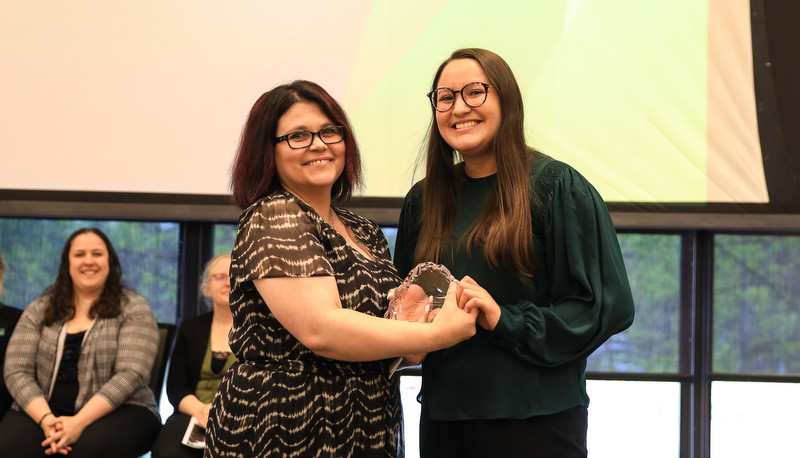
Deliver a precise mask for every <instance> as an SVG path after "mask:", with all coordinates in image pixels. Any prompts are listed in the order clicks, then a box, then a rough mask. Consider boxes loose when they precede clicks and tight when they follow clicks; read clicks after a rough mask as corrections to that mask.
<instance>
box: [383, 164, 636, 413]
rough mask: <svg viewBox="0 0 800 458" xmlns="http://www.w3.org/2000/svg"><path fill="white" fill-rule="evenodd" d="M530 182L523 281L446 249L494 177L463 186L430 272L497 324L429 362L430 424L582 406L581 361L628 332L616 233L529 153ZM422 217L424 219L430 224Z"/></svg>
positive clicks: (590, 199)
mask: <svg viewBox="0 0 800 458" xmlns="http://www.w3.org/2000/svg"><path fill="white" fill-rule="evenodd" d="M536 157H537V159H536V160H535V161H534V163H533V165H532V167H531V181H532V183H533V185H534V192H535V193H536V196H537V199H531V200H532V204H531V215H532V223H533V234H534V250H535V251H534V257H535V260H534V268H535V272H534V277H533V278H529V279H526V280H520V279H519V278H518V277H516V276H515V275H514V274H513V273H512V272H511V271H510V270H509V269H507V268H505V267H504V266H501V267H496V268H495V267H491V266H489V265H488V264H487V263H486V261H485V259H484V258H483V250H482V248H481V247H474V248H473V249H472V256H469V255H468V254H467V251H466V249H465V248H464V246H463V244H460V243H457V242H456V241H457V240H458V239H459V237H460V236H461V235H462V234H463V233H464V232H465V231H466V230H467V228H468V227H469V226H470V225H471V224H472V222H473V221H474V220H475V219H476V218H477V217H478V216H479V214H480V212H481V211H482V209H483V205H484V202H485V200H486V196H487V195H488V192H489V191H490V189H491V187H492V186H493V184H494V180H495V176H494V175H492V176H489V177H485V178H479V179H471V178H469V177H467V176H466V174H465V173H464V172H463V165H462V166H461V171H460V173H462V174H463V177H464V184H463V188H462V190H461V198H460V203H459V208H458V212H457V215H456V219H455V222H454V227H453V238H452V240H451V243H450V244H449V245H448V246H446V247H445V248H444V249H443V250H442V253H441V257H440V262H441V263H442V264H444V265H445V266H447V268H448V269H450V271H451V272H452V273H453V275H454V276H455V277H456V278H459V279H460V278H462V277H464V276H465V275H469V276H470V277H472V278H473V279H475V281H476V282H477V283H478V284H479V285H481V286H482V287H483V288H485V289H486V290H487V291H488V292H489V293H490V294H491V295H492V297H493V298H494V300H495V301H496V302H497V303H498V305H499V306H500V308H501V310H502V313H501V316H500V321H499V322H498V323H497V326H496V327H495V329H494V331H492V332H489V331H486V330H484V329H482V328H478V332H477V334H476V335H475V336H474V337H473V338H471V339H469V340H467V341H465V342H462V343H460V344H458V345H455V346H454V347H451V348H448V349H445V350H441V351H437V352H433V353H430V354H429V355H428V357H427V358H426V360H425V362H424V363H423V365H422V375H423V377H422V380H423V383H422V393H421V394H422V403H423V404H424V405H425V406H426V407H427V408H428V409H429V411H430V414H431V416H432V418H435V419H439V420H464V419H492V418H527V417H531V416H534V415H546V414H551V413H556V412H561V411H564V410H566V409H569V408H572V407H576V406H588V405H589V397H588V395H587V394H586V375H585V371H586V358H587V357H588V356H589V355H590V354H591V353H592V352H593V351H594V350H595V349H597V348H598V347H599V346H600V345H601V344H603V342H605V341H606V340H607V339H608V338H609V337H611V336H612V335H613V334H615V333H618V332H620V331H622V330H624V329H626V328H627V327H629V326H630V325H631V323H632V322H633V314H634V312H633V299H632V297H631V290H630V286H629V284H628V278H627V274H626V272H625V265H624V263H623V259H622V253H621V252H620V248H619V242H618V240H617V235H616V231H615V229H614V225H613V223H612V221H611V217H610V215H609V213H608V209H607V207H606V205H605V203H604V202H603V200H602V198H601V197H600V195H599V194H598V193H597V191H596V190H595V189H594V187H592V185H591V184H590V183H589V182H588V181H587V180H586V179H585V178H584V177H583V176H581V175H580V174H579V173H578V172H577V171H576V170H575V169H573V168H572V167H570V166H568V165H567V164H564V163H563V162H559V161H555V160H552V159H551V158H549V157H547V156H545V155H543V154H541V153H537V156H536ZM422 192H423V186H422V182H419V183H417V184H415V185H414V187H413V188H412V189H411V191H409V193H408V195H407V196H406V198H405V201H404V203H403V208H402V211H401V214H400V223H399V230H398V233H397V243H396V249H395V263H396V264H397V269H398V271H399V274H400V275H401V276H405V275H406V274H407V273H408V271H409V270H410V269H412V268H413V267H414V263H413V256H414V250H415V248H416V244H417V236H418V233H419V225H420V220H421V218H422V214H421V213H422ZM430 216H431V215H425V216H424V217H430Z"/></svg>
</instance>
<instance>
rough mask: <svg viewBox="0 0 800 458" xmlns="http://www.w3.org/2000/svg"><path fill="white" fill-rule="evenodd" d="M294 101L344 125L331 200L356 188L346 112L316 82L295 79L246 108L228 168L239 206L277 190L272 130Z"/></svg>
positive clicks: (357, 165) (356, 157)
mask: <svg viewBox="0 0 800 458" xmlns="http://www.w3.org/2000/svg"><path fill="white" fill-rule="evenodd" d="M298 102H309V103H313V104H315V105H317V106H318V107H319V109H320V110H321V111H322V112H323V113H324V114H325V116H327V117H328V118H330V120H331V121H332V122H333V123H334V124H337V125H341V126H344V128H345V129H344V130H345V133H344V142H345V166H344V170H343V171H342V174H341V175H340V176H339V178H338V179H337V180H336V182H335V183H334V184H333V189H332V190H331V199H332V200H333V201H334V202H343V201H345V200H347V199H349V198H350V196H351V195H352V193H353V191H354V190H356V189H358V188H359V187H360V185H361V156H360V153H359V151H358V145H357V144H356V139H355V136H354V135H353V128H352V126H351V125H350V121H349V120H348V117H347V114H346V113H345V111H344V109H343V108H342V107H341V105H339V102H337V101H336V100H335V99H334V98H333V97H332V96H331V95H330V94H328V92H327V91H326V90H325V89H323V88H322V87H321V86H320V85H318V84H316V83H313V82H311V81H305V80H297V81H293V82H291V83H288V84H283V85H281V86H278V87H276V88H274V89H272V90H270V91H268V92H265V93H264V94H262V95H261V97H259V99H258V100H256V102H255V104H254V105H253V108H252V109H251V110H250V115H249V116H248V118H247V121H246V122H245V125H244V129H243V130H242V136H241V139H240V142H239V148H238V150H237V152H236V158H235V159H234V162H233V166H232V167H231V194H232V198H233V201H234V203H235V204H236V205H238V206H239V208H242V209H245V208H247V207H249V206H250V205H252V204H253V203H254V202H256V201H257V200H258V199H260V198H262V197H265V196H267V195H269V194H272V193H274V192H275V191H277V190H279V189H281V185H280V180H279V179H278V175H277V173H278V172H277V169H276V167H275V145H276V143H275V137H276V136H277V132H276V131H277V128H278V121H279V120H280V118H281V116H283V115H284V113H286V111H288V110H289V108H291V107H292V105H294V104H296V103H298Z"/></svg>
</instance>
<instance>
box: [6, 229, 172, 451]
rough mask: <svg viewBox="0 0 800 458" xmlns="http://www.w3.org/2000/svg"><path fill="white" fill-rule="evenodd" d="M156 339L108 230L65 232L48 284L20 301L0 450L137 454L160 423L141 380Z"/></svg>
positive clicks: (151, 321) (154, 327)
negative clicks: (36, 295)
mask: <svg viewBox="0 0 800 458" xmlns="http://www.w3.org/2000/svg"><path fill="white" fill-rule="evenodd" d="M158 341H159V334H158V326H157V325H156V321H155V318H154V317H153V312H152V310H151V309H150V306H149V305H148V303H147V301H146V300H145V299H144V298H143V297H142V296H140V295H138V294H136V293H134V292H133V291H131V290H129V289H127V288H125V286H124V285H123V283H122V268H121V266H120V262H119V258H118V257H117V254H116V252H115V251H114V247H113V246H112V244H111V241H110V240H109V239H108V237H106V235H105V234H103V232H101V231H100V230H99V229H96V228H84V229H79V230H77V231H76V232H74V233H73V234H72V235H70V237H69V238H68V239H67V242H66V243H65V244H64V248H63V250H62V253H61V264H60V266H59V269H58V274H57V276H56V281H55V283H54V284H53V285H52V286H51V287H49V288H48V289H47V290H46V291H45V293H44V294H43V295H42V296H41V297H39V298H37V299H36V300H35V301H33V303H31V304H30V305H29V306H28V308H27V309H26V310H25V312H24V313H23V314H22V317H21V318H20V321H19V323H18V324H17V327H16V328H15V330H14V333H13V334H12V336H11V340H10V341H9V344H8V351H7V353H6V361H5V370H4V373H5V381H6V385H7V386H8V390H9V392H11V395H12V397H13V398H14V404H13V405H12V410H11V411H9V412H8V414H7V415H6V416H5V417H4V418H3V421H2V422H0V450H3V456H7V457H17V456H19V457H33V456H45V455H52V454H55V453H58V454H63V455H66V454H69V455H70V456H75V457H83V456H85V457H97V456H119V457H124V456H130V457H135V456H139V455H142V454H144V453H146V452H147V451H148V450H149V449H150V447H151V446H152V443H153V441H154V440H155V437H156V435H157V434H158V430H159V428H160V426H161V419H160V417H159V414H158V410H157V409H156V404H155V398H154V396H153V392H152V391H151V390H150V388H149V387H148V384H147V382H148V379H149V376H150V371H151V369H152V367H153V362H154V361H155V356H156V352H157V351H158Z"/></svg>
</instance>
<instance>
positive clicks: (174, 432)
mask: <svg viewBox="0 0 800 458" xmlns="http://www.w3.org/2000/svg"><path fill="white" fill-rule="evenodd" d="M191 419H192V417H191V416H189V415H186V414H185V413H181V412H175V413H174V414H172V415H171V416H170V417H169V418H167V421H166V422H164V427H163V428H161V432H160V433H158V439H156V443H155V445H153V451H152V453H151V455H152V456H153V458H203V449H198V448H191V447H188V446H186V445H183V444H181V440H182V439H183V434H184V433H185V432H186V427H187V426H189V420H191Z"/></svg>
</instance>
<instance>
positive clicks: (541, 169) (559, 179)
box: [530, 153, 588, 196]
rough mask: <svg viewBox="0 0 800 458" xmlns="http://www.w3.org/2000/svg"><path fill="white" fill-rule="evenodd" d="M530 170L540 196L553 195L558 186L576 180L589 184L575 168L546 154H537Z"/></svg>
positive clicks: (531, 179) (532, 180) (531, 178)
mask: <svg viewBox="0 0 800 458" xmlns="http://www.w3.org/2000/svg"><path fill="white" fill-rule="evenodd" d="M530 170H531V171H530V181H531V183H533V185H534V189H535V190H536V193H537V194H538V195H540V196H543V195H548V194H551V193H552V191H553V190H554V189H555V188H556V187H557V186H559V185H565V184H568V183H571V182H573V181H575V180H577V181H580V182H585V183H587V184H588V181H587V180H586V178H584V177H583V175H581V174H580V172H578V170H576V169H575V168H574V167H572V166H571V165H569V164H567V163H566V162H563V161H560V160H558V159H554V158H552V157H550V156H548V155H546V154H544V153H536V156H535V157H534V159H533V160H532V161H531V168H530Z"/></svg>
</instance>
